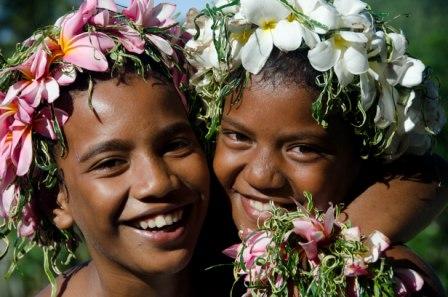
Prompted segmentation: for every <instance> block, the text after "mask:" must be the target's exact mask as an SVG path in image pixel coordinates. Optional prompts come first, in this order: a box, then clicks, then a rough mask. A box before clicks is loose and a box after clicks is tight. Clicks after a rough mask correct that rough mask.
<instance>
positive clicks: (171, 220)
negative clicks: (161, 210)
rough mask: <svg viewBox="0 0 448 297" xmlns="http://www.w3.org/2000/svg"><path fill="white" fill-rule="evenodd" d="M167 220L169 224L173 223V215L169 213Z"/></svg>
mask: <svg viewBox="0 0 448 297" xmlns="http://www.w3.org/2000/svg"><path fill="white" fill-rule="evenodd" d="M165 222H166V223H167V224H168V225H171V224H172V223H173V217H172V215H170V214H169V215H167V216H166V217H165Z"/></svg>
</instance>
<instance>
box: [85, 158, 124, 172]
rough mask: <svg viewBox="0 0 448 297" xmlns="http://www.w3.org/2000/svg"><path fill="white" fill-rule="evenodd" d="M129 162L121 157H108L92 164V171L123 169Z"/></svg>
mask: <svg viewBox="0 0 448 297" xmlns="http://www.w3.org/2000/svg"><path fill="white" fill-rule="evenodd" d="M126 163H127V161H126V160H124V159H121V158H107V159H104V160H101V161H100V162H98V163H96V164H95V165H94V166H92V169H91V170H92V171H113V170H118V169H121V168H122V167H123V166H124V165H125V164H126Z"/></svg>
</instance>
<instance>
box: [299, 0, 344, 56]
mask: <svg viewBox="0 0 448 297" xmlns="http://www.w3.org/2000/svg"><path fill="white" fill-rule="evenodd" d="M294 3H295V5H294V6H295V8H296V9H297V10H298V11H300V12H302V13H303V14H304V15H306V16H307V17H309V18H310V19H312V20H314V21H316V22H318V23H320V24H322V25H324V26H325V27H326V28H322V27H317V26H316V27H315V28H314V33H315V34H316V33H319V34H325V33H327V32H328V30H331V29H334V28H336V25H337V21H338V12H337V11H336V9H335V8H334V7H333V6H331V5H329V4H328V3H327V2H325V1H323V0H295V1H294ZM307 45H308V46H309V47H310V48H312V47H314V46H311V45H310V44H308V43H307Z"/></svg>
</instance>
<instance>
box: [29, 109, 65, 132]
mask: <svg viewBox="0 0 448 297" xmlns="http://www.w3.org/2000/svg"><path fill="white" fill-rule="evenodd" d="M54 113H55V114H54V115H55V117H56V119H57V121H58V125H59V127H62V126H63V125H64V124H65V122H66V121H67V120H68V114H67V113H66V112H65V111H63V110H62V109H59V108H54ZM54 124H55V123H54V119H53V117H52V115H51V110H50V108H49V107H44V108H43V109H41V110H40V111H39V112H38V113H37V115H36V116H35V118H34V120H33V131H36V132H38V133H39V134H41V135H43V136H45V137H47V138H50V139H53V140H55V139H57V135H56V133H55V132H54V128H53V127H54Z"/></svg>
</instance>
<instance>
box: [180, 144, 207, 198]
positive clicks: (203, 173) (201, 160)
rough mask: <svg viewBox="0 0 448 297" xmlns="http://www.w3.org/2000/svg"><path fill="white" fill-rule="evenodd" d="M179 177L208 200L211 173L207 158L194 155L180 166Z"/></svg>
mask: <svg viewBox="0 0 448 297" xmlns="http://www.w3.org/2000/svg"><path fill="white" fill-rule="evenodd" d="M178 168H179V175H181V178H182V179H183V180H185V181H186V182H187V184H189V185H190V186H191V187H192V188H193V190H194V191H197V192H199V193H201V195H202V196H203V197H204V198H205V199H208V197H209V192H210V172H209V168H208V165H207V161H206V159H205V156H204V155H202V154H199V153H198V154H193V155H191V156H190V157H189V158H188V159H187V160H184V161H183V162H181V163H180V164H179V166H178Z"/></svg>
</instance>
